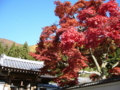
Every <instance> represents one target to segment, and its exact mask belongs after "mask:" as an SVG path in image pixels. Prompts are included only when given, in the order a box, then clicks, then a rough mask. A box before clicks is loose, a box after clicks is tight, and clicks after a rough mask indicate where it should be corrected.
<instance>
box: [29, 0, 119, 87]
mask: <svg viewBox="0 0 120 90" xmlns="http://www.w3.org/2000/svg"><path fill="white" fill-rule="evenodd" d="M54 3H55V5H56V8H55V15H56V16H58V17H59V19H60V20H59V24H58V25H56V24H53V25H52V26H46V27H44V28H43V32H42V34H41V36H40V42H39V43H38V46H37V48H36V53H31V55H32V56H33V57H35V58H36V59H38V60H41V61H44V64H45V66H44V67H43V68H42V69H41V71H42V73H43V74H50V75H57V76H58V78H57V79H55V81H56V82H57V83H59V85H66V84H67V85H74V84H77V77H78V72H79V70H81V69H84V68H85V67H91V68H96V69H97V71H98V73H99V74H100V79H105V78H106V77H108V75H109V76H110V72H111V71H110V70H112V71H115V70H116V69H117V75H119V74H120V73H119V68H116V69H114V68H115V67H116V66H117V65H118V64H119V59H117V58H115V55H117V51H116V50H119V46H120V9H119V7H118V4H117V3H116V1H115V0H110V1H108V2H103V0H90V1H85V0H79V1H78V2H76V3H75V4H73V5H72V4H71V3H70V2H69V1H66V2H63V3H61V2H60V1H55V2H54ZM115 53H116V54H115ZM106 72H107V73H108V74H107V75H106ZM114 73H115V72H112V74H114Z"/></svg>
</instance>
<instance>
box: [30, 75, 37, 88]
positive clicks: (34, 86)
mask: <svg viewBox="0 0 120 90" xmlns="http://www.w3.org/2000/svg"><path fill="white" fill-rule="evenodd" d="M36 82H37V78H36V77H34V78H33V79H32V80H31V90H35V89H36Z"/></svg>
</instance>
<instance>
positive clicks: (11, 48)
mask: <svg viewBox="0 0 120 90" xmlns="http://www.w3.org/2000/svg"><path fill="white" fill-rule="evenodd" d="M15 48H16V46H15V43H13V44H12V46H11V47H10V49H9V52H8V56H12V57H15Z"/></svg>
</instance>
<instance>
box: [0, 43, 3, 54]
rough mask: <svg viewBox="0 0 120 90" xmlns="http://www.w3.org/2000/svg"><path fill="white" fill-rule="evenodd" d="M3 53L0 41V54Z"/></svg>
mask: <svg viewBox="0 0 120 90" xmlns="http://www.w3.org/2000/svg"><path fill="white" fill-rule="evenodd" d="M3 53H4V47H3V46H2V43H1V42H0V55H1V54H3Z"/></svg>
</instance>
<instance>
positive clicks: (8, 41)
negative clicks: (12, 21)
mask: <svg viewBox="0 0 120 90" xmlns="http://www.w3.org/2000/svg"><path fill="white" fill-rule="evenodd" d="M0 42H1V44H2V45H3V46H6V45H8V46H9V47H11V46H12V44H13V43H15V45H16V46H21V45H22V44H19V43H16V42H14V41H12V40H8V39H5V38H0Z"/></svg>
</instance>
